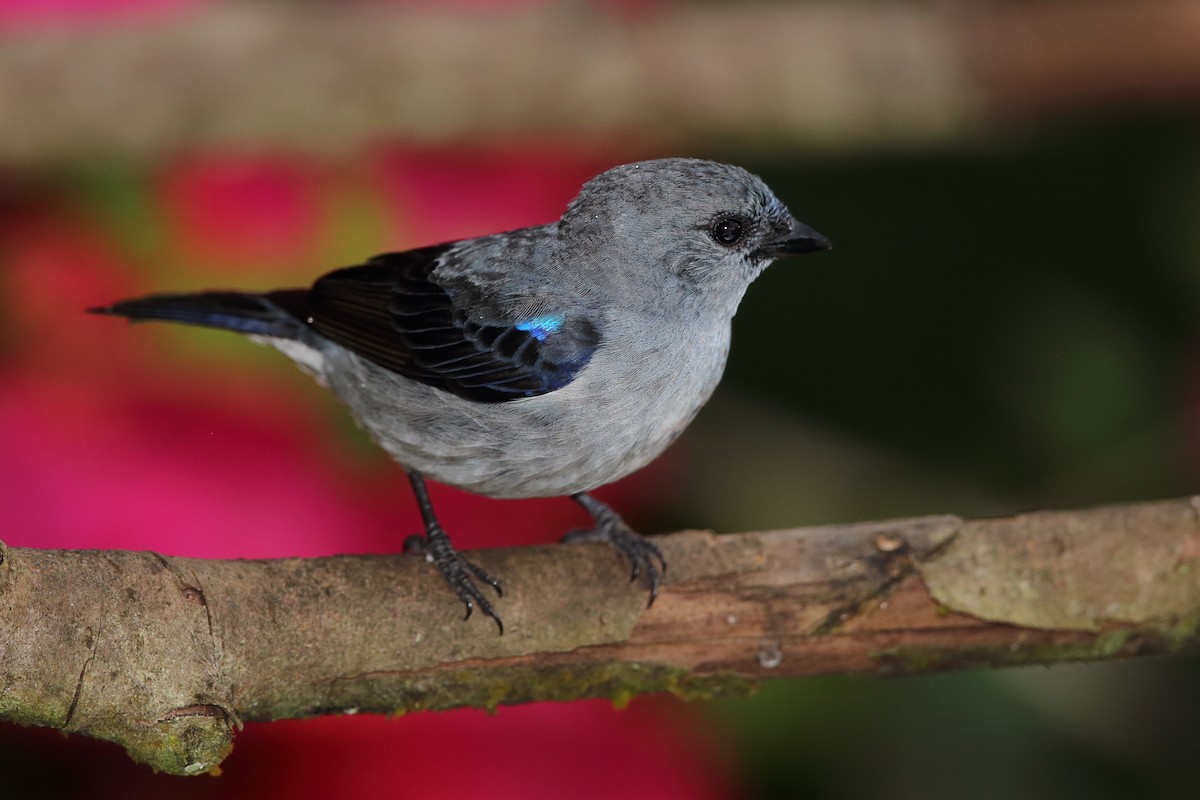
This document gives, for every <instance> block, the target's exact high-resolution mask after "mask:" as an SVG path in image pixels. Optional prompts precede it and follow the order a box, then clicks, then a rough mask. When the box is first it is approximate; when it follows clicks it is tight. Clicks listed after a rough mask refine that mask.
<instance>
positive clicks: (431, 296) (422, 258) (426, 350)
mask: <svg viewBox="0 0 1200 800" xmlns="http://www.w3.org/2000/svg"><path fill="white" fill-rule="evenodd" d="M446 248H447V246H446V245H438V246H435V247H425V248H421V249H418V250H409V251H405V252H402V253H387V254H384V255H380V256H376V257H374V258H372V259H371V260H370V261H368V262H367V263H365V264H362V265H360V266H356V267H347V268H345V269H340V270H337V271H335V272H331V273H329V274H328V275H325V276H323V277H321V278H320V279H318V280H317V282H316V283H315V284H313V287H312V290H311V291H310V292H309V295H308V298H307V300H308V302H307V322H308V324H309V325H310V326H311V327H312V328H313V329H314V330H316V331H317V332H318V333H320V334H321V335H322V336H324V337H326V338H328V339H331V340H332V341H334V342H336V343H337V344H339V345H341V346H342V347H345V348H347V349H349V350H351V351H353V352H354V353H357V354H358V355H360V356H362V357H363V358H366V359H369V360H370V361H373V362H375V363H376V364H378V365H380V366H382V367H386V368H387V369H390V370H392V371H394V372H398V373H399V374H401V375H404V376H405V377H407V378H411V379H413V380H416V381H420V382H422V383H426V384H429V385H430V386H436V387H438V388H440V389H445V390H446V391H449V392H453V393H454V394H456V395H459V396H460V397H464V398H466V399H468V400H475V401H479V402H491V403H495V402H502V401H505V400H515V399H517V398H521V397H533V396H535V395H540V394H545V393H547V392H552V391H554V390H555V389H561V388H562V387H564V386H566V385H567V384H569V383H570V382H571V381H572V380H573V379H574V378H575V376H576V374H578V373H579V371H580V370H582V369H583V368H584V367H585V366H586V365H587V363H588V361H589V360H590V359H591V357H592V354H593V352H595V349H596V346H597V344H598V343H599V331H598V330H597V329H596V327H595V325H593V324H592V322H591V321H590V320H588V319H585V318H582V317H570V316H559V315H556V314H553V313H550V314H546V315H541V316H536V317H531V318H530V319H525V320H519V321H518V322H516V323H515V324H512V325H508V324H488V323H480V322H475V321H472V320H471V319H470V318H469V317H468V314H467V312H466V310H465V309H462V308H458V307H457V306H456V305H455V302H454V298H453V297H452V296H451V294H450V293H449V292H447V291H446V289H444V288H443V287H442V286H440V285H439V284H438V283H437V282H436V281H435V280H434V279H433V277H432V270H433V267H434V266H436V264H437V260H438V258H439V257H440V256H441V255H442V254H443V253H445V251H446Z"/></svg>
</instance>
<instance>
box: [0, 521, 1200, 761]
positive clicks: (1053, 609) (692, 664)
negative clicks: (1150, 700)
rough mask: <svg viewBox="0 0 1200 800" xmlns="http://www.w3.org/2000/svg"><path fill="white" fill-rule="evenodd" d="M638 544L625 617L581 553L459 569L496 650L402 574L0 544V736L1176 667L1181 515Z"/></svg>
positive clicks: (1186, 572)
mask: <svg viewBox="0 0 1200 800" xmlns="http://www.w3.org/2000/svg"><path fill="white" fill-rule="evenodd" d="M659 541H660V543H661V546H662V549H663V551H664V552H665V553H666V555H667V558H668V560H669V561H670V564H671V571H670V574H669V575H668V580H667V584H666V586H665V587H664V590H663V592H662V594H661V595H660V597H659V599H658V601H657V602H656V603H655V605H654V607H653V608H652V609H649V610H647V609H645V608H644V607H643V604H644V602H645V591H644V589H643V588H642V587H640V586H636V585H634V586H630V585H629V583H628V582H627V580H626V578H627V575H626V572H625V570H626V569H627V568H626V566H625V565H624V564H622V562H621V561H620V559H619V558H618V557H616V556H615V554H614V553H612V552H611V551H610V550H609V549H608V548H606V547H604V546H603V545H590V544H580V545H569V546H551V547H525V548H516V549H509V550H488V551H481V552H479V553H476V554H475V558H477V560H478V562H479V563H480V564H481V565H482V566H484V567H485V568H486V569H487V570H488V571H489V572H491V573H492V574H494V575H497V576H500V577H501V578H502V579H503V580H504V585H505V595H504V598H503V599H502V600H501V601H500V604H499V606H498V608H499V610H500V611H501V613H502V614H503V615H504V619H505V622H506V625H507V633H505V634H504V635H503V636H498V635H496V631H495V628H494V626H493V624H492V622H491V621H490V620H487V619H472V620H470V621H469V622H465V623H464V622H462V621H461V620H460V619H459V617H460V616H461V607H460V606H459V604H458V602H457V601H456V600H454V599H453V597H452V596H451V595H450V593H449V592H447V591H446V590H445V587H444V586H443V585H442V584H441V582H440V578H438V577H437V575H436V574H435V572H434V570H432V569H431V568H429V566H428V565H427V564H425V563H424V562H423V561H422V560H421V559H420V558H417V557H412V556H404V555H383V556H334V557H328V558H315V559H283V560H273V561H214V560H201V559H190V558H173V557H165V556H161V555H158V554H156V553H149V552H102V551H63V550H59V551H55V550H35V549H27V548H15V547H9V548H6V547H4V546H3V545H2V544H0V719H5V720H10V721H15V722H19V723H22V724H26V725H39V726H48V727H55V728H59V729H62V730H65V731H72V732H78V733H84V734H87V735H90V736H97V737H100V738H104V739H109V740H112V741H114V742H118V743H120V744H121V745H123V746H124V747H125V748H126V750H127V751H128V752H129V754H130V756H131V757H133V758H134V759H137V760H138V761H142V762H145V763H148V764H150V765H152V766H153V767H155V768H156V769H159V770H163V771H166V772H171V773H176V774H194V773H197V772H204V771H207V770H211V769H213V768H214V767H215V766H216V765H217V764H218V763H219V762H220V761H221V760H222V759H223V758H224V757H225V756H226V755H227V754H228V753H229V751H230V749H231V747H232V741H233V735H234V732H235V731H236V729H237V728H238V726H239V725H240V722H241V721H242V720H272V719H282V718H288V717H303V716H310V715H314V714H330V713H353V712H357V711H365V712H401V711H407V710H413V709H426V708H450V707H455V706H485V707H494V706H495V705H497V704H501V703H521V702H527V701H532V700H543V699H555V700H567V699H572V698H579V697H595V696H603V697H613V698H621V697H627V696H630V695H633V694H637V693H641V692H651V691H669V692H672V693H674V694H677V695H680V696H683V697H704V696H710V695H714V694H727V693H739V692H746V691H749V690H750V689H751V688H752V686H753V684H754V683H755V682H756V681H758V680H761V679H763V678H770V677H784V676H798V675H813V674H819V673H850V672H863V673H875V674H895V673H910V672H925V671H931V670H940V669H954V668H963V667H975V666H1002V665H1010V664H1034V663H1049V662H1053V661H1061V660H1071V659H1099V658H1115V657H1123V656H1140V655H1150V654H1165V653H1194V652H1200V631H1198V630H1197V624H1198V622H1200V499H1198V498H1189V499H1181V500H1175V501H1166V502H1158V503H1149V504H1143V505H1130V506H1112V507H1104V508H1097V509H1091V510H1086V511H1076V512H1043V513H1036V514H1023V515H1019V516H1014V517H1008V518H997V519H985V520H975V521H963V520H961V519H959V518H957V517H952V516H934V517H922V518H916V519H907V520H894V521H887V522H868V523H861V524H854V525H842V526H830V527H819V528H807V529H800V530H783V531H771V532H766V533H745V534H733V535H724V536H714V535H712V534H709V533H701V532H684V533H676V534H671V535H668V536H664V537H661V538H660V539H659Z"/></svg>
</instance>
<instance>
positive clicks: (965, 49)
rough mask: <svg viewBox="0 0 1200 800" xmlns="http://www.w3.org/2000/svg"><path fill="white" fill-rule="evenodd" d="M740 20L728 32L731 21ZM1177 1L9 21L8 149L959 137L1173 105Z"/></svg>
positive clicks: (1182, 30)
mask: <svg viewBox="0 0 1200 800" xmlns="http://www.w3.org/2000/svg"><path fill="white" fill-rule="evenodd" d="M731 32H736V34H737V35H731ZM1197 89H1200V12H1198V11H1197V5H1196V3H1194V2H1192V0H1143V2H1141V3H1137V4H1131V3H1124V2H1116V1H1115V0H1109V2H1082V1H1081V0H1058V1H1057V2H1051V3H1032V4H1031V3H1011V2H1010V3H990V4H949V5H947V4H930V3H924V2H893V3H870V4H847V3H832V2H827V3H804V4H778V3H751V4H737V5H733V6H721V5H719V4H701V5H696V6H693V5H689V4H681V5H668V6H665V7H663V8H660V9H655V10H654V11H653V12H652V13H644V14H640V15H637V16H636V17H632V18H625V17H621V16H619V15H613V14H605V13H601V12H599V11H598V10H596V9H589V8H588V6H587V5H586V4H583V3H574V4H570V5H569V6H568V7H566V8H563V7H560V6H554V5H544V6H538V7H535V8H529V9H525V10H523V11H520V12H511V11H510V12H502V13H494V14H487V13H485V14H473V15H469V16H467V15H463V14H454V13H450V12H446V11H444V10H439V9H437V8H434V7H433V6H432V5H430V6H427V7H424V6H423V7H416V8H412V7H406V8H395V9H394V8H383V7H373V6H369V5H366V4H358V5H352V6H345V5H338V4H321V3H301V4H295V3H291V4H289V3H265V2H259V3H217V4H209V5H206V6H205V7H204V8H203V9H201V10H198V11H195V12H193V13H189V14H181V15H179V16H178V17H167V18H164V19H146V20H137V24H125V25H117V24H113V25H92V26H82V27H80V28H79V29H76V30H71V29H61V30H55V29H46V30H41V31H31V32H28V33H25V34H22V35H21V36H16V35H11V34H10V35H8V36H6V37H5V39H4V47H3V48H0V130H3V131H4V135H3V136H2V137H0V163H7V164H24V165H28V164H53V163H56V162H60V161H62V160H64V159H70V158H83V157H89V156H93V157H94V156H97V155H100V156H112V155H114V154H124V155H133V156H135V157H137V158H139V159H143V160H144V159H147V158H151V157H155V156H159V157H161V156H163V155H167V154H170V153H173V152H176V151H178V150H180V149H186V148H189V147H195V146H206V145H224V146H252V147H269V148H271V149H273V150H277V149H280V148H285V149H290V150H294V151H299V152H317V153H321V152H325V153H328V152H342V153H344V152H347V151H351V150H353V149H354V148H357V147H360V146H362V145H363V144H364V143H371V142H374V141H378V139H379V138H380V137H389V136H390V137H401V138H404V139H407V140H410V141H425V142H429V141H445V140H447V139H456V140H463V139H468V140H469V139H475V140H480V141H494V140H495V139H496V138H497V137H501V138H502V137H504V136H512V135H525V136H530V135H532V136H537V137H545V136H546V135H547V134H559V135H562V136H568V137H576V138H577V137H579V136H585V137H596V136H606V137H629V136H636V137H645V136H647V135H649V136H653V137H655V138H656V140H659V141H666V142H670V141H673V140H674V141H678V140H680V139H686V140H689V141H693V142H694V141H709V142H713V143H719V144H720V145H721V146H723V147H731V148H738V147H741V148H743V149H751V150H757V151H760V152H761V151H762V150H763V148H772V149H774V150H775V151H786V150H792V151H797V150H803V151H804V152H813V151H816V150H843V149H847V148H862V147H872V146H880V145H883V146H896V145H905V144H917V145H929V144H941V143H945V142H955V141H963V140H969V139H972V138H977V137H980V136H986V135H989V134H992V133H994V132H995V131H996V130H997V129H998V128H999V129H1003V127H1004V123H1006V122H1012V121H1014V120H1016V121H1025V120H1028V119H1031V118H1037V117H1056V116H1062V115H1063V114H1064V113H1068V114H1069V113H1078V112H1079V111H1080V110H1086V109H1092V108H1112V107H1116V108H1120V107H1122V106H1129V105H1134V106H1138V105H1163V106H1167V107H1172V106H1176V107H1178V106H1181V105H1186V104H1188V103H1190V102H1191V99H1192V97H1194V95H1195V92H1196V90H1197Z"/></svg>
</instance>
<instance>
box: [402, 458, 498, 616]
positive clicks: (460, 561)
mask: <svg viewBox="0 0 1200 800" xmlns="http://www.w3.org/2000/svg"><path fill="white" fill-rule="evenodd" d="M408 480H409V482H410V483H411V484H412V489H413V494H415V495H416V496H417V506H418V507H420V509H421V518H422V519H423V520H424V521H425V535H424V536H410V537H408V539H406V540H405V541H404V552H406V553H421V554H423V555H424V556H425V559H426V560H427V561H431V562H433V565H434V566H435V567H437V568H438V572H440V573H442V577H443V578H445V579H446V583H448V584H450V588H451V589H453V590H454V593H455V594H456V595H458V599H459V600H461V601H462V602H463V604H464V605H465V606H466V607H467V614H466V616H464V617H463V619H464V620H465V619H469V618H470V616H471V612H472V611H474V610H475V606H476V605H478V606H479V610H480V611H482V612H483V613H484V614H486V615H487V616H489V617H491V618H492V619H494V620H496V625H497V626H499V628H500V633H502V634H503V633H504V623H503V622H502V621H501V620H500V617H499V616H497V614H496V611H495V609H493V608H492V604H491V603H489V602H488V600H487V598H486V597H484V596H483V592H481V591H480V590H479V587H478V586H476V585H475V580H476V579H478V580H480V581H483V582H484V583H487V584H491V587H492V588H493V589H495V590H496V594H498V595H503V594H504V592H503V591H502V590H501V589H500V582H499V581H498V580H496V579H495V578H493V577H492V576H491V575H488V574H487V573H486V572H484V571H483V570H482V569H481V568H480V567H478V566H476V565H475V564H472V563H471V562H470V561H468V560H467V559H465V558H464V557H463V556H462V554H461V553H459V552H458V551H457V550H455V549H454V545H452V544H450V537H449V536H448V535H446V531H445V530H443V529H442V524H441V523H440V522H438V519H437V516H436V515H435V514H434V513H433V503H431V502H430V500H429V490H428V489H426V488H425V478H424V477H422V475H421V473H419V472H417V471H416V470H411V469H410V470H409V471H408Z"/></svg>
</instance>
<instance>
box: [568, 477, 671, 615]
mask: <svg viewBox="0 0 1200 800" xmlns="http://www.w3.org/2000/svg"><path fill="white" fill-rule="evenodd" d="M574 499H575V501H576V502H578V503H579V504H580V505H581V506H583V507H584V508H585V509H586V510H587V512H588V513H589V514H591V515H592V519H594V520H596V527H594V528H590V529H588V530H577V531H571V532H569V533H568V534H567V535H566V536H564V537H563V538H562V541H563V542H566V543H570V542H596V541H602V542H608V543H609V544H610V545H612V546H613V547H614V548H615V549H616V550H617V552H619V553H620V554H621V555H623V556H625V558H627V559H629V565H630V575H629V580H630V582H633V581H635V580H637V578H638V576H639V575H645V576H646V582H647V583H649V584H650V600H649V601H648V602H647V603H646V607H647V608H649V607H650V606H652V605H654V599H655V598H656V597H658V587H659V586H660V585H661V584H662V579H663V577H665V576H666V574H667V560H666V559H665V558H664V557H663V554H662V551H661V550H659V549H658V545H656V544H654V543H653V542H651V541H650V540H649V539H647V538H646V537H644V536H642V535H641V534H640V533H637V532H636V531H634V530H633V529H632V528H630V527H629V525H627V524H626V523H625V520H623V519H621V517H620V516H619V515H618V514H617V512H615V511H613V510H612V509H611V508H609V507H608V506H606V505H604V504H603V503H601V502H600V501H598V500H595V499H594V498H592V497H591V496H589V495H586V494H580V495H575V496H574Z"/></svg>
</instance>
